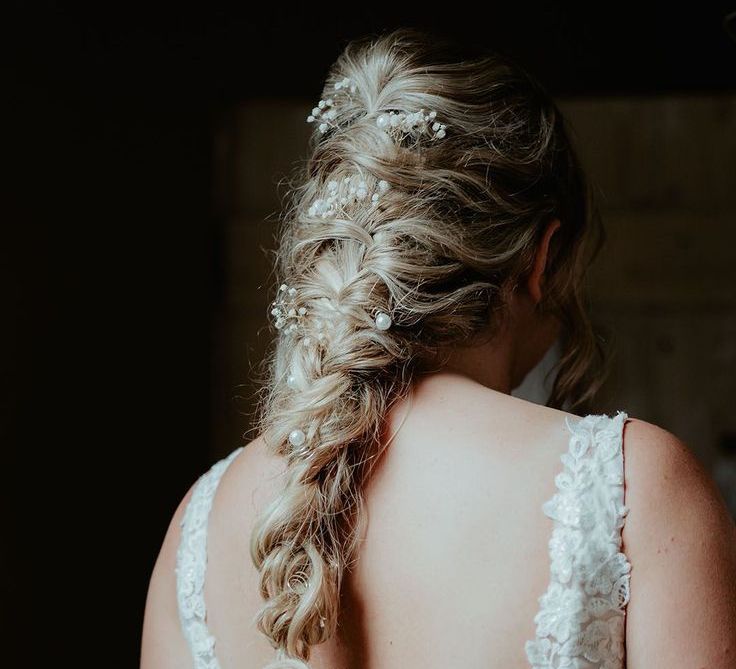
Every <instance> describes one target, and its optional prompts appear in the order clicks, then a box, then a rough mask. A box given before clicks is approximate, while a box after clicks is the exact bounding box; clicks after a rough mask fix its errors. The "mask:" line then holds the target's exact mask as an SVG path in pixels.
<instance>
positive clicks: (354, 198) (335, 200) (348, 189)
mask: <svg viewBox="0 0 736 669" xmlns="http://www.w3.org/2000/svg"><path fill="white" fill-rule="evenodd" d="M390 187H391V186H390V184H389V183H388V181H385V180H384V179H381V180H380V181H379V182H378V183H377V184H376V187H375V188H374V189H373V192H372V193H370V198H369V197H368V196H369V191H368V184H367V183H366V181H365V179H363V178H362V177H361V176H360V175H358V174H352V175H349V176H346V177H343V178H342V179H341V180H340V181H336V180H335V179H332V180H330V181H328V182H327V196H326V197H324V198H318V199H316V200H315V201H314V202H313V203H312V205H311V206H310V207H309V211H308V213H309V215H310V216H314V217H320V218H331V217H334V216H335V215H336V214H337V211H338V208H339V207H347V206H349V205H352V204H355V203H357V202H363V201H365V200H368V199H369V201H370V203H371V205H372V206H376V205H377V204H378V202H379V201H380V199H381V195H382V194H383V193H385V192H386V191H387V190H388V189H389V188H390Z"/></svg>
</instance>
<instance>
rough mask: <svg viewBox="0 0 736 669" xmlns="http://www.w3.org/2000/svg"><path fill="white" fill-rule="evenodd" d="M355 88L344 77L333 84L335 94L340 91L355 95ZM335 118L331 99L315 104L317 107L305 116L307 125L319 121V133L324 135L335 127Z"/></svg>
mask: <svg viewBox="0 0 736 669" xmlns="http://www.w3.org/2000/svg"><path fill="white" fill-rule="evenodd" d="M357 88H358V87H357V86H356V85H355V83H354V82H353V80H352V79H350V77H345V78H344V79H342V80H340V81H338V82H337V83H336V84H335V93H337V91H340V90H349V91H350V93H355V91H356V90H357ZM335 116H337V111H336V110H335V101H334V99H333V98H327V99H325V100H320V101H319V102H318V103H317V106H316V107H315V108H314V109H312V113H311V114H310V115H309V116H307V123H315V122H317V121H320V124H319V126H318V127H319V131H320V133H322V134H323V135H324V134H325V133H326V132H327V131H328V130H329V129H330V128H331V127H332V128H336V127H337V124H336V123H335Z"/></svg>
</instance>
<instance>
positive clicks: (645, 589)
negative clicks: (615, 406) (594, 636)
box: [622, 418, 736, 669]
mask: <svg viewBox="0 0 736 669" xmlns="http://www.w3.org/2000/svg"><path fill="white" fill-rule="evenodd" d="M623 443H624V463H625V478H626V488H625V495H626V497H625V502H626V505H627V506H628V507H629V509H630V511H629V514H628V516H627V519H626V523H625V525H624V529H623V532H622V536H623V544H624V545H623V550H624V551H625V552H626V554H627V556H628V558H629V560H630V562H631V564H632V570H631V599H630V601H629V605H628V607H627V622H626V637H627V642H626V646H627V665H626V666H627V668H628V669H638V668H640V667H641V668H643V667H652V666H669V667H675V668H677V667H683V669H684V668H685V667H700V666H707V667H709V668H711V669H727V667H733V666H734V662H735V661H736V525H734V522H733V519H732V518H731V517H730V515H729V513H728V510H727V508H726V505H725V502H724V500H723V498H722V496H721V494H720V492H719V490H718V488H717V486H716V485H715V483H714V481H713V480H712V478H711V476H710V475H709V474H708V472H707V471H706V470H705V468H704V467H703V465H702V464H701V463H700V461H699V460H698V458H697V457H696V456H695V454H694V453H693V452H692V451H691V449H690V448H689V447H688V446H687V444H685V443H684V442H683V441H682V440H681V439H680V438H678V437H677V436H676V435H674V434H672V433H671V432H669V431H668V430H666V429H663V428H661V427H659V426H657V425H654V424H652V423H648V422H646V421H642V420H639V419H636V418H631V419H630V420H629V421H627V423H626V425H625V428H624V441H623Z"/></svg>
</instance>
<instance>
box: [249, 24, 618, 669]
mask: <svg viewBox="0 0 736 669" xmlns="http://www.w3.org/2000/svg"><path fill="white" fill-rule="evenodd" d="M345 78H348V81H350V82H353V84H354V85H355V90H354V91H352V90H351V92H349V94H345V95H342V94H341V95H339V96H338V95H337V94H336V93H335V91H336V90H338V89H340V82H342V81H344V80H345ZM336 84H338V87H337V89H336V87H335V86H336ZM322 96H323V98H324V99H327V98H330V97H334V105H333V106H332V107H328V108H327V109H326V111H330V110H332V112H333V114H332V118H330V116H329V115H327V114H326V113H325V114H323V116H322V118H324V119H327V121H328V122H327V123H326V125H325V126H323V128H322V129H319V128H317V126H318V125H319V123H320V119H317V121H316V122H315V130H314V132H313V135H312V138H311V144H310V148H311V151H310V155H309V158H308V160H307V161H305V163H304V165H303V166H302V170H301V172H300V173H299V176H298V178H297V180H296V181H295V182H294V183H293V184H292V186H291V188H290V190H289V194H290V201H289V203H288V206H287V207H285V210H284V213H283V216H282V220H281V229H280V234H279V244H278V248H277V251H276V264H275V273H276V274H277V275H278V276H277V280H276V282H275V286H274V287H275V288H276V290H277V295H284V294H287V293H289V291H288V290H286V289H287V288H293V290H291V292H290V293H289V294H290V295H291V297H292V304H293V307H292V308H293V309H294V311H291V312H287V313H286V317H287V318H289V317H290V322H293V323H294V326H293V327H281V328H280V331H279V333H278V335H277V337H276V341H275V346H274V347H273V349H272V351H271V352H270V354H269V355H268V356H267V357H266V359H265V360H264V364H265V365H266V367H267V375H268V376H267V379H268V381H267V384H266V385H265V386H264V388H263V389H262V395H261V397H260V401H259V406H258V414H257V421H256V428H257V429H258V430H259V431H260V432H261V433H262V434H263V435H264V439H265V441H266V444H267V447H268V448H269V450H270V451H271V452H272V453H274V454H276V455H279V456H283V457H284V458H285V459H286V461H287V469H286V476H285V485H284V488H283V490H281V491H280V492H279V494H278V495H277V497H276V498H275V499H274V500H273V502H272V503H271V504H270V505H269V506H268V507H267V508H265V509H264V511H263V512H262V514H261V515H260V517H259V518H258V520H257V523H256V526H255V527H254V529H253V534H252V536H251V556H252V559H253V562H254V564H255V566H256V568H257V569H258V570H259V572H260V589H261V595H262V597H263V599H264V604H263V606H262V608H261V609H260V611H259V612H258V614H257V616H256V618H255V619H254V622H256V623H257V626H258V629H259V630H260V631H261V632H262V633H263V634H265V635H266V637H268V639H269V640H270V642H271V645H272V646H273V648H274V649H275V650H276V658H275V660H274V661H273V662H272V663H270V664H269V665H268V668H269V669H276V668H279V669H286V668H287V667H289V668H294V669H296V668H298V669H305V668H308V667H309V664H308V662H309V657H310V647H311V646H312V645H314V644H319V643H322V642H324V641H325V640H327V639H328V638H330V637H331V635H333V634H334V633H335V630H336V627H337V621H338V612H339V611H338V609H339V599H340V589H341V583H342V581H343V577H344V575H345V573H346V570H348V569H349V568H350V567H351V565H352V564H353V562H354V560H355V559H356V556H357V551H358V547H359V542H360V540H361V537H362V532H363V530H364V529H365V522H366V518H365V509H364V500H363V497H362V493H361V491H362V489H363V486H364V483H365V481H366V480H367V477H368V475H369V473H370V471H371V469H372V466H373V465H374V464H375V462H376V461H377V459H378V456H379V455H380V453H381V451H382V449H383V448H385V445H383V446H382V429H383V420H384V417H385V415H386V413H387V411H388V410H389V409H390V407H391V406H392V404H393V403H394V402H396V401H397V400H399V399H401V398H404V397H406V396H407V394H408V392H409V390H410V388H411V382H412V379H413V378H414V375H415V372H416V371H417V369H418V368H419V366H420V364H421V362H422V361H423V360H426V359H428V358H429V357H431V356H432V355H434V354H436V353H437V352H438V351H439V350H441V348H442V347H447V346H456V345H468V344H471V343H472V342H476V341H479V340H480V338H483V337H485V336H489V335H490V336H492V334H493V333H494V332H495V331H496V329H497V328H498V326H499V325H500V323H501V321H502V318H503V314H504V306H505V304H506V300H507V298H508V296H509V290H511V289H512V288H513V287H514V286H515V285H516V284H517V282H518V281H519V280H520V279H521V278H522V277H524V275H525V274H526V273H527V272H528V271H529V270H530V269H531V267H532V265H533V259H534V254H535V250H536V248H537V244H538V242H539V241H540V239H541V235H542V233H543V231H544V228H545V225H546V224H547V223H548V222H549V221H550V220H552V219H553V218H555V217H556V218H559V219H560V221H561V226H560V228H559V230H558V232H557V234H555V235H554V236H553V238H552V242H551V245H550V249H549V257H548V265H547V283H546V291H545V295H544V298H543V300H542V302H541V303H540V305H539V308H540V309H543V310H550V311H553V312H554V313H555V314H556V315H557V316H558V317H559V318H560V320H561V321H562V323H563V326H564V327H563V330H562V332H563V334H562V335H561V342H562V355H561V357H560V359H559V361H558V363H557V365H556V366H555V368H554V369H553V370H552V372H553V373H555V381H554V385H553V388H552V392H551V395H550V398H549V401H548V402H547V404H548V405H549V406H554V407H561V406H562V405H563V404H566V403H567V404H568V405H569V407H570V408H571V409H581V408H584V407H585V406H586V403H587V402H588V401H589V400H590V399H591V398H592V397H593V396H594V394H595V392H596V390H597V386H598V385H599V384H600V382H601V381H600V379H601V375H600V371H601V368H602V366H603V365H602V363H604V362H605V358H606V356H605V351H604V350H603V349H602V347H601V344H600V341H599V339H598V337H597V336H596V335H595V333H594V330H593V327H592V325H591V322H590V319H589V317H588V315H587V314H586V297H585V293H584V283H583V277H584V273H585V270H586V268H587V266H588V265H589V263H590V262H591V261H592V259H593V258H594V257H595V255H596V254H597V252H598V249H599V248H600V244H601V243H602V240H603V238H604V234H603V229H602V227H601V225H600V221H599V217H598V216H597V215H596V213H595V210H594V207H593V201H592V198H591V189H590V188H589V186H588V183H587V181H586V178H585V175H584V173H583V170H582V168H581V165H580V163H579V160H578V158H577V155H576V151H575V149H574V147H573V144H572V142H571V132H570V130H569V128H568V127H567V123H566V121H565V119H564V118H563V116H562V115H561V113H560V111H559V109H558V108H557V106H556V105H555V103H554V102H553V101H552V100H551V99H550V97H549V95H548V94H547V93H546V92H545V91H544V90H543V88H542V87H541V86H540V84H539V83H537V82H536V81H535V80H534V78H533V77H531V76H530V75H529V74H528V73H527V72H526V71H525V70H524V69H523V68H522V67H521V66H519V65H518V64H517V63H516V62H515V61H514V60H513V59H511V58H510V57H508V56H504V55H501V54H498V53H491V54H488V53H475V54H473V55H472V57H471V56H469V55H468V52H467V51H462V50H461V49H460V48H459V47H457V46H456V45H453V44H452V43H450V42H447V41H442V40H439V39H437V37H436V36H434V35H430V34H428V33H425V32H422V31H417V30H412V29H400V30H395V31H393V32H390V33H385V34H381V35H378V36H371V37H368V38H364V39H360V40H355V41H353V42H350V43H349V44H348V45H347V46H346V47H345V49H344V50H343V52H342V53H341V54H340V55H339V57H338V58H337V60H336V61H335V63H334V64H333V65H332V67H331V68H330V70H329V73H328V76H327V79H326V82H325V87H324V90H323V93H322ZM419 110H423V111H425V112H427V111H429V110H432V111H433V112H436V119H437V121H441V122H442V123H443V124H446V126H447V131H446V136H445V137H443V138H442V139H438V138H437V137H433V136H432V135H431V133H430V134H427V133H424V134H421V133H419V134H417V133H414V134H412V133H407V134H404V135H403V136H396V135H391V134H389V133H387V132H385V130H384V129H382V128H381V127H379V124H378V123H377V118H378V116H379V115H380V114H390V113H391V112H394V113H400V112H403V113H407V114H410V113H414V112H418V111H419ZM323 131H324V132H323ZM352 175H358V179H359V180H360V188H363V189H364V190H366V191H367V192H368V193H370V192H373V191H376V192H379V191H380V192H381V195H380V200H379V202H378V204H377V206H367V205H366V203H365V199H361V198H360V197H358V198H346V199H344V200H342V201H341V202H340V206H339V207H338V208H337V210H336V212H337V213H335V215H331V216H322V215H320V212H319V211H318V210H316V208H315V206H313V205H314V203H315V201H316V200H319V201H320V202H321V203H322V204H324V202H325V201H326V200H327V199H328V198H329V196H330V194H331V193H334V188H335V184H336V183H344V180H345V179H346V178H347V179H350V178H352ZM381 182H386V183H385V184H382V183H381ZM384 186H385V187H386V189H385V191H384V190H382V188H381V187H384ZM358 195H360V193H359V194H358ZM363 195H365V193H363ZM279 288H280V290H279ZM274 299H275V298H274ZM378 312H385V313H387V314H390V317H391V319H392V324H391V327H390V328H388V329H385V330H382V329H379V328H377V327H375V320H374V318H375V315H376V313H378ZM272 313H274V314H276V313H281V312H279V311H278V310H276V311H273V312H272ZM294 430H300V431H301V433H303V434H301V437H302V441H303V443H301V444H299V443H298V442H299V441H300V440H298V439H297V440H296V441H297V445H298V447H295V446H294V445H293V444H292V443H291V442H290V440H289V435H290V434H291V433H292V432H293V431H294Z"/></svg>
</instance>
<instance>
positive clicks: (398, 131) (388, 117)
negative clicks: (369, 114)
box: [376, 109, 447, 139]
mask: <svg viewBox="0 0 736 669" xmlns="http://www.w3.org/2000/svg"><path fill="white" fill-rule="evenodd" d="M436 118H437V112H435V111H431V112H429V113H428V114H425V113H424V109H420V110H419V111H418V112H413V113H408V114H407V113H406V112H393V111H392V112H388V113H383V114H379V116H378V117H377V118H376V125H377V126H378V127H379V128H381V129H382V130H385V131H386V132H387V133H388V134H389V135H392V136H394V137H395V136H396V135H412V136H414V137H417V136H419V135H429V137H430V138H431V139H442V138H443V137H445V135H446V134H447V132H446V129H447V125H446V124H445V123H440V122H439V121H437V120H436Z"/></svg>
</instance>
